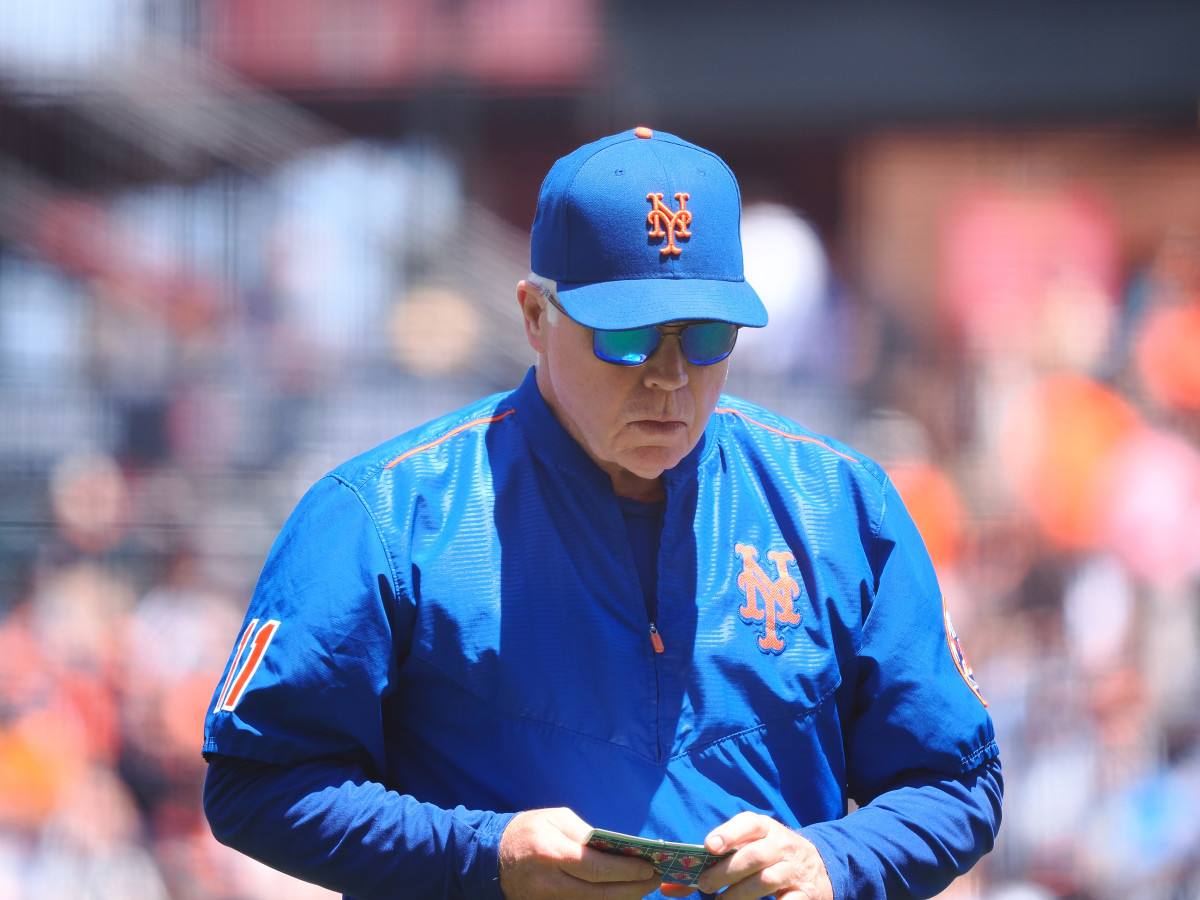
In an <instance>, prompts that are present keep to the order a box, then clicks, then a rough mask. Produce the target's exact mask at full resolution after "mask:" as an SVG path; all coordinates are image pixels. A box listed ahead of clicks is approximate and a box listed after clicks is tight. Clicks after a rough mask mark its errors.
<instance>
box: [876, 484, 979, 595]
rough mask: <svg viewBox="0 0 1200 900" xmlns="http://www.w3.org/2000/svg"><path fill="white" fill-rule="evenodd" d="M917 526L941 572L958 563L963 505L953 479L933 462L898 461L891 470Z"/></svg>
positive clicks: (897, 488)
mask: <svg viewBox="0 0 1200 900" xmlns="http://www.w3.org/2000/svg"><path fill="white" fill-rule="evenodd" d="M887 473H888V477H889V478H891V479H892V484H894V485H895V486H896V490H897V491H899V492H900V497H901V499H902V500H903V501H904V505H905V506H906V507H908V511H909V514H910V515H911V516H912V517H913V521H914V522H916V524H917V529H918V530H919V531H920V532H921V537H923V538H924V539H925V547H926V549H928V550H929V556H930V558H932V559H933V565H934V568H936V569H937V570H938V571H939V572H940V571H943V570H944V569H946V568H949V567H951V566H953V565H954V564H955V562H957V560H958V554H959V550H960V548H961V546H962V530H963V503H962V499H961V498H960V496H959V492H958V488H957V487H956V486H955V484H954V481H953V479H951V478H950V476H949V475H947V474H946V473H945V472H944V471H942V470H941V469H939V468H938V467H937V466H934V465H933V464H931V463H927V462H920V461H915V460H914V461H911V462H906V461H902V462H898V463H894V464H892V465H889V466H888V467H887Z"/></svg>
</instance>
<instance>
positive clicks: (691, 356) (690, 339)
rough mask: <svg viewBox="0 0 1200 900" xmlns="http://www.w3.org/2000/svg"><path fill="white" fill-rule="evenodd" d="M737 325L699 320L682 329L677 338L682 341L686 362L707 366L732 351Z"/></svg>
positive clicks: (735, 339)
mask: <svg viewBox="0 0 1200 900" xmlns="http://www.w3.org/2000/svg"><path fill="white" fill-rule="evenodd" d="M737 332H738V330H737V326H736V325H730V324H729V323H728V322H701V323H699V324H698V325H689V326H688V327H687V328H685V329H683V332H682V334H680V336H679V339H680V340H681V341H682V342H683V355H684V356H686V357H687V359H688V362H690V363H693V364H694V365H697V366H707V365H710V364H712V363H715V362H720V361H721V360H723V359H724V358H725V357H727V356H728V355H729V354H730V353H732V352H733V345H734V343H735V342H736V341H737Z"/></svg>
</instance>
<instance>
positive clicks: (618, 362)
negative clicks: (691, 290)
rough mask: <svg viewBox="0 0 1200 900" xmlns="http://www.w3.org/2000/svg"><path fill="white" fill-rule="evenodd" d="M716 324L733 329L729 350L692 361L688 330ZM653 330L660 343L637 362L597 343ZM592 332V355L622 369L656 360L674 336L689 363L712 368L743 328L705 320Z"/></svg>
mask: <svg viewBox="0 0 1200 900" xmlns="http://www.w3.org/2000/svg"><path fill="white" fill-rule="evenodd" d="M543 296H544V297H545V298H546V299H547V300H548V301H549V302H550V303H551V304H553V305H554V307H555V308H556V309H558V311H559V312H561V313H562V314H563V315H564V316H566V317H567V318H568V319H570V318H571V315H570V313H568V312H567V311H566V310H565V309H563V307H562V304H561V303H559V302H558V299H557V298H556V297H553V296H551V295H550V294H548V293H544V292H543ZM571 321H575V320H574V319H571ZM714 324H716V325H727V326H729V327H730V328H732V329H733V338H732V340H730V342H729V348H728V349H727V350H726V351H725V352H724V353H722V354H721V355H720V356H717V357H715V358H714V359H707V360H704V361H703V362H697V361H696V360H694V359H692V358H691V357H690V356H689V355H688V352H687V344H685V343H684V335H685V334H686V333H687V331H688V329H690V328H697V327H701V326H705V325H714ZM585 327H586V326H585ZM664 328H666V329H670V330H669V331H664V330H663V329H664ZM651 329H653V330H654V331H656V332H657V333H658V341H657V342H656V343H655V345H654V347H653V349H651V350H650V352H649V353H647V354H646V355H645V356H644V357H643V358H642V359H640V360H638V361H637V362H632V361H626V360H624V359H622V358H620V357H613V356H609V355H606V354H604V353H601V351H600V347H599V346H598V345H597V343H596V341H597V337H598V336H600V335H604V334H623V333H632V332H644V331H649V330H651ZM590 330H591V332H592V353H593V354H595V356H596V359H598V360H600V361H601V362H606V363H608V364H609V365H613V366H621V367H622V368H636V367H637V366H643V365H645V364H646V363H648V362H649V361H650V360H651V359H653V358H654V354H656V353H657V352H658V351H659V350H660V349H662V345H663V340H664V338H666V337H669V336H671V335H674V336H676V337H678V338H679V349H680V351H681V352H682V353H683V357H684V359H686V360H687V361H688V362H689V363H691V364H692V365H694V366H712V365H716V364H717V363H719V362H720V361H721V360H723V359H728V358H729V354H731V353H732V352H733V348H734V347H735V346H736V345H737V336H738V331H740V330H741V326H740V325H735V324H733V323H732V322H722V321H720V320H719V319H703V320H700V321H697V322H688V323H687V324H685V325H668V324H661V325H643V326H642V327H641V328H592V329H590Z"/></svg>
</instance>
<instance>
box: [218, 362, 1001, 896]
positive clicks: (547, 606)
mask: <svg viewBox="0 0 1200 900" xmlns="http://www.w3.org/2000/svg"><path fill="white" fill-rule="evenodd" d="M663 482H664V486H665V489H666V505H665V518H664V523H663V528H662V536H661V549H660V553H659V557H658V592H657V601H658V602H657V612H656V614H655V617H654V621H653V622H650V621H648V617H647V613H646V606H645V604H644V603H643V595H642V590H641V587H640V584H639V581H638V575H637V570H636V568H635V565H634V559H633V554H632V551H631V549H630V546H629V539H628V536H627V532H626V530H625V526H624V523H623V519H622V515H621V511H620V508H619V505H618V502H617V499H616V497H615V495H614V493H613V488H612V482H611V479H610V478H609V477H608V476H607V475H606V474H605V473H604V472H603V471H601V470H600V469H599V468H598V467H597V466H596V465H595V464H594V463H593V462H592V460H591V459H590V458H589V457H588V456H587V455H586V453H585V452H584V451H583V449H582V448H581V447H580V446H579V445H578V444H577V443H576V442H575V441H574V440H573V439H572V438H571V437H570V436H569V435H568V434H567V433H566V431H565V430H563V428H562V427H561V426H560V425H559V424H558V422H557V421H556V419H555V418H554V416H553V414H552V413H551V412H550V410H549V409H548V407H547V406H546V405H545V402H544V401H543V399H542V397H541V395H540V393H539V391H538V388H537V385H536V382H535V379H534V375H533V371H532V370H531V371H530V373H529V375H528V376H527V377H526V379H525V381H524V382H523V384H522V385H521V386H520V387H519V388H518V389H517V390H516V391H513V392H511V393H507V394H502V395H497V396H493V397H490V398H487V399H484V400H481V401H479V402H477V403H474V404H472V405H470V406H468V407H466V408H465V409H462V410H460V411H458V412H456V413H453V414H451V415H449V416H446V417H443V418H441V419H438V420H436V421H434V422H431V423H429V424H427V425H425V426H423V427H421V428H418V429H416V430H414V431H412V432H410V433H408V434H405V435H403V436H401V437H398V438H396V439H394V440H392V441H390V442H388V443H386V444H383V445H382V446H380V447H378V448H376V449H374V450H372V451H370V452H368V453H365V454H363V455H362V456H359V457H358V458H356V459H354V460H351V461H350V462H347V463H345V464H344V465H342V466H340V467H339V468H337V469H335V470H334V471H333V472H331V473H330V474H329V475H327V476H326V477H324V478H323V479H321V480H320V481H319V482H318V483H317V484H316V485H315V486H313V487H312V488H311V489H310V491H309V492H308V493H307V494H306V496H305V497H304V498H303V499H302V500H301V502H300V503H299V505H298V506H297V508H296V510H295V512H294V513H293V514H292V516H291V518H290V519H289V521H288V522H287V524H286V525H285V527H284V528H283V530H282V532H281V533H280V535H279V537H278V539H277V541H276V542H275V545H274V546H273V548H272V550H271V552H270V555H269V557H268V560H267V563H266V566H265V568H264V570H263V573H262V576H261V578H260V581H259V584H258V587H257V588H256V590H255V593H254V596H253V598H252V600H251V603H250V606H249V610H248V612H247V614H246V620H245V623H244V625H243V630H242V632H241V634H240V635H239V638H238V640H237V643H236V646H235V648H234V651H233V653H232V654H231V656H230V661H229V664H228V665H227V667H226V671H225V672H224V673H223V674H222V677H221V679H220V681H219V683H218V685H217V689H216V692H215V694H214V697H213V701H212V704H211V706H210V712H209V715H208V717H207V720H206V723H205V741H204V747H203V749H204V753H205V754H206V756H209V758H210V760H212V761H214V762H216V761H218V760H240V761H244V762H245V763H246V764H247V765H250V766H251V770H252V771H257V772H258V773H259V774H260V775H261V774H263V773H270V772H276V773H284V774H281V775H279V778H280V779H281V780H280V781H278V785H290V786H291V788H292V789H294V790H295V791H297V792H298V793H297V794H296V796H307V797H308V798H309V799H308V800H306V801H303V802H300V804H299V805H300V806H301V807H302V808H301V809H299V810H298V809H297V802H294V801H293V800H288V801H287V802H282V801H281V798H280V796H279V795H277V796H275V797H274V798H270V797H268V796H266V794H265V793H264V795H263V796H258V795H257V794H256V793H255V789H254V784H255V783H256V782H255V780H254V778H251V777H244V778H242V779H241V780H235V781H229V782H228V783H227V785H226V788H225V789H224V790H222V789H221V783H220V780H219V779H217V778H215V777H214V778H210V789H209V797H208V800H207V802H208V804H209V815H210V819H212V820H213V821H214V830H217V831H218V836H222V834H221V826H219V825H218V824H217V822H218V821H220V820H222V818H224V819H226V820H227V821H229V822H253V821H257V819H256V818H255V816H259V817H261V816H265V815H268V814H270V810H271V809H272V808H274V807H273V805H272V804H278V806H279V815H280V816H282V817H284V818H285V819H286V822H287V824H286V826H284V825H282V824H279V825H277V826H276V827H275V828H274V829H270V828H268V829H267V830H268V831H271V832H273V833H271V834H268V835H267V836H266V837H264V836H263V835H262V834H260V833H258V831H257V830H254V829H249V828H245V829H243V831H244V832H245V833H246V834H249V833H250V832H251V831H253V832H254V835H255V836H253V837H244V838H239V837H238V836H237V833H235V832H236V831H237V829H234V828H233V827H232V826H231V828H230V830H229V832H228V834H226V835H224V836H222V839H227V840H229V842H231V843H234V844H235V846H236V845H237V844H238V841H239V840H241V841H242V842H243V843H246V844H247V845H255V846H247V847H244V848H243V849H246V850H247V852H250V853H251V854H252V855H256V856H258V857H259V858H264V859H266V860H267V861H268V862H271V864H273V865H278V866H280V867H281V868H285V869H290V870H291V871H293V872H294V873H296V874H299V875H300V876H301V877H306V878H311V879H312V880H318V881H322V882H323V883H326V884H329V885H330V886H333V887H335V888H336V889H338V890H343V891H345V892H346V893H347V895H348V896H349V895H353V896H358V897H363V898H365V897H366V896H368V894H371V893H372V892H374V891H376V890H378V891H379V893H378V894H377V896H409V897H417V896H459V895H461V896H496V897H498V896H499V889H498V885H497V882H496V847H497V846H498V842H499V836H500V833H501V831H502V830H503V827H504V825H506V824H507V822H508V820H509V818H510V817H511V814H512V813H515V812H516V811H519V810H523V809H531V808H538V807H550V806H566V807H570V808H571V809H572V810H574V811H575V812H576V813H577V814H578V815H579V816H580V817H582V818H583V819H584V820H585V821H586V822H588V823H589V824H590V825H593V826H595V827H600V828H607V829H611V830H616V831H622V832H627V833H631V834H637V835H640V836H642V837H647V838H660V839H664V840H672V841H688V842H701V841H703V839H704V836H705V835H706V834H707V833H708V831H709V830H711V829H712V828H714V827H715V826H717V825H719V824H721V823H723V822H724V821H726V820H728V819H729V818H731V817H732V816H734V815H735V814H737V813H739V812H741V811H744V810H752V811H757V812H761V813H765V814H766V815H769V816H771V817H773V818H775V819H777V820H778V821H780V822H782V823H784V824H785V825H788V826H789V827H792V828H795V829H799V830H801V831H802V833H804V834H805V835H806V836H808V837H809V838H810V839H811V840H813V842H814V843H815V844H816V845H817V847H818V849H819V850H820V851H821V853H822V856H823V858H824V859H825V862H826V865H827V867H828V869H829V871H830V875H831V879H832V880H833V882H834V887H835V893H837V894H838V896H839V900H840V898H841V897H843V896H868V895H872V894H874V895H877V896H880V897H882V896H884V893H886V894H887V896H890V897H894V896H904V895H906V894H911V895H913V896H918V895H927V894H929V893H933V892H936V890H940V889H941V887H944V885H945V883H947V882H948V881H949V880H950V879H951V878H952V877H953V876H954V875H956V874H958V873H959V872H961V871H965V869H966V868H969V867H970V865H971V864H973V863H974V862H975V860H976V859H977V858H978V857H979V856H980V855H981V854H982V853H983V852H985V851H986V850H987V849H989V848H990V846H991V842H992V840H993V839H994V836H995V830H996V828H997V827H998V824H999V804H1000V791H1001V781H1000V773H999V763H998V759H997V752H998V751H997V747H996V743H995V738H994V733H993V727H992V722H991V719H990V718H989V715H988V712H987V709H986V708H985V703H984V701H983V698H982V697H981V696H980V692H979V688H978V686H977V685H976V683H975V679H974V676H973V674H972V672H971V670H970V667H969V665H968V664H967V661H966V658H965V656H964V655H963V654H962V651H961V647H960V646H959V643H958V639H957V637H956V636H955V634H954V630H953V626H952V625H951V624H950V619H949V616H948V614H947V612H946V605H945V602H944V600H943V597H942V594H941V592H940V589H939V586H938V582H937V578H936V576H935V573H934V570H933V567H932V564H931V563H930V560H929V557H928V554H927V552H926V551H925V548H924V545H923V543H922V541H921V538H920V535H919V534H918V532H917V529H916V527H915V525H914V524H913V521H912V519H911V518H910V516H909V515H908V513H907V511H906V510H905V508H904V505H903V503H902V502H901V500H900V498H899V496H898V494H897V493H896V490H895V488H894V487H893V486H892V484H891V483H890V481H889V480H888V478H887V477H886V475H885V474H884V472H883V471H882V470H881V468H880V467H879V466H878V465H876V464H875V463H874V462H872V461H870V460H869V459H867V458H865V457H863V456H861V455H860V454H858V453H856V452H854V451H853V450H851V449H849V448H847V447H846V446H844V445H843V444H841V443H839V442H837V441H834V440H831V439H829V438H825V437H819V436H816V435H814V434H811V433H810V432H808V431H806V430H805V429H803V428H802V427H800V426H799V425H797V424H796V423H794V422H791V421H789V420H787V419H784V418H782V417H779V416H777V415H775V414H773V413H771V412H768V411H767V410H764V409H762V408H761V407H758V406H755V405H753V404H750V403H747V402H744V401H741V400H738V399H735V398H732V397H728V396H723V397H722V398H721V399H720V401H719V403H718V406H717V409H716V411H715V412H714V414H713V415H712V417H711V419H710V420H709V423H708V426H707V428H706V431H705V433H704V435H703V437H702V439H701V440H700V442H699V443H698V445H697V446H696V447H695V448H694V449H693V450H692V452H691V453H690V454H689V455H688V456H687V457H686V458H685V459H684V460H683V461H682V462H680V463H679V465H677V466H676V467H674V468H673V469H671V470H668V471H667V472H666V473H664V476H663ZM652 632H655V633H657V636H658V637H659V638H660V639H661V642H660V643H659V642H657V641H655V640H652ZM656 643H658V644H659V647H660V648H661V649H659V648H658V647H656ZM255 766H258V768H257V769H254V767H255ZM227 771H233V768H232V767H231V768H230V769H229V770H227ZM287 773H290V774H287ZM297 773H305V774H297ZM335 775H336V777H337V779H339V780H337V781H336V782H331V785H332V786H333V787H337V786H339V785H342V783H343V780H344V781H346V782H347V783H348V787H345V788H344V789H342V790H344V792H345V793H346V796H347V798H346V799H344V800H340V801H339V800H338V799H337V794H338V792H337V791H336V790H331V791H329V792H327V795H326V796H325V797H324V799H323V800H322V799H317V797H318V796H319V795H320V793H321V791H320V789H321V787H322V785H323V784H324V782H325V781H326V780H328V779H330V778H334V776H335ZM231 777H232V776H231ZM306 779H307V780H306ZM261 783H263V784H267V783H270V782H269V779H267V780H265V781H262V782H261ZM304 785H309V786H311V787H312V788H313V790H312V791H308V790H307V789H305V790H301V788H302V787H303V786H304ZM355 789H356V790H355ZM906 789H907V790H908V792H909V797H910V799H909V800H908V801H907V802H908V804H909V805H908V806H905V805H904V803H903V802H900V803H899V806H894V805H893V806H889V805H888V802H884V801H902V800H903V798H904V796H905V794H904V791H905V790H906ZM264 790H265V789H264ZM331 798H332V799H331ZM877 798H881V799H880V802H876V803H875V804H874V805H871V804H872V801H876V800H877ZM848 801H853V802H854V804H855V805H857V806H860V807H865V808H864V809H859V810H858V811H857V812H855V813H853V814H851V815H849V816H847V809H848ZM305 803H307V804H308V806H307V807H305V806H304V804H305ZM322 804H333V806H332V808H329V807H326V806H322ZM339 804H340V805H339ZM305 810H307V811H305ZM869 810H873V811H872V812H868V811H869ZM317 811H319V812H320V815H314V813H315V812H317ZM239 817H240V818H239ZM263 827H264V828H265V827H266V826H263ZM305 828H308V829H309V832H308V834H307V835H305V834H303V830H304V829H305ZM356 829H357V830H356ZM939 829H941V831H939ZM291 831H294V832H296V833H295V834H289V832H291ZM943 832H944V833H943ZM348 834H349V835H354V839H353V840H347V839H346V836H347V835H348ZM914 834H916V836H915V837H914ZM310 840H311V841H315V843H312V844H309V843H306V842H307V841H310ZM322 841H324V843H322ZM256 842H265V844H266V846H263V847H258V846H257V844H256ZM384 845H386V846H384ZM302 846H303V847H308V849H307V850H306V851H305V853H306V854H307V857H308V858H307V859H302V860H299V861H298V862H296V863H292V862H289V860H290V858H291V857H290V856H289V853H290V854H291V856H300V855H302V854H301V853H300V852H299V850H298V848H299V847H302ZM373 850H374V852H375V853H376V854H377V856H376V857H374V858H373V857H372V856H371V854H372V852H373ZM384 856H386V857H387V863H386V867H387V871H389V872H394V873H398V874H396V875H395V876H394V877H403V878H404V879H405V882H404V883H405V885H406V887H407V890H399V892H398V893H393V894H389V893H387V890H388V886H387V885H388V880H387V878H385V877H384V875H383V874H382V872H383V868H384V864H383V862H381V860H380V858H379V857H384ZM389 877H392V876H389ZM397 890H398V889H397Z"/></svg>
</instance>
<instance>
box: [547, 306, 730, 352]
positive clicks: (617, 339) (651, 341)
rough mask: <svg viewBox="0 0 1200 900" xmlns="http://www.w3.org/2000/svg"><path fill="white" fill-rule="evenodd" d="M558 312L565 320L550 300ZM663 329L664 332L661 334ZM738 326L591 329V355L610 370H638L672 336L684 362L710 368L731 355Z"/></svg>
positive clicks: (697, 324) (698, 324) (705, 324)
mask: <svg viewBox="0 0 1200 900" xmlns="http://www.w3.org/2000/svg"><path fill="white" fill-rule="evenodd" d="M547 299H548V300H550V302H551V303H553V304H554V305H555V306H557V307H558V310H559V312H561V313H562V314H563V315H566V316H568V318H569V315H568V313H567V311H566V310H565V309H563V308H562V305H561V304H559V303H558V301H557V300H554V299H552V298H550V297H547ZM664 329H665V330H664ZM737 334H738V326H737V325H734V324H732V323H730V322H693V323H692V324H690V325H682V326H680V325H647V326H645V327H644V328H622V329H620V330H618V331H605V330H603V329H600V328H593V329H592V352H593V353H595V354H596V358H597V359H601V360H603V361H604V362H606V363H612V364H613V365H614V366H640V365H641V364H642V363H644V362H646V361H647V360H648V359H650V358H651V357H652V356H654V354H655V353H657V352H658V348H659V347H661V346H662V342H663V337H664V336H666V335H675V336H676V337H678V338H679V345H680V347H681V348H682V349H683V356H684V358H685V359H686V360H687V361H688V362H690V363H691V364H692V365H695V366H711V365H712V364H713V363H719V362H720V361H721V360H723V359H724V358H725V357H727V356H728V355H729V354H730V353H732V352H733V345H734V344H735V343H737Z"/></svg>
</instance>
